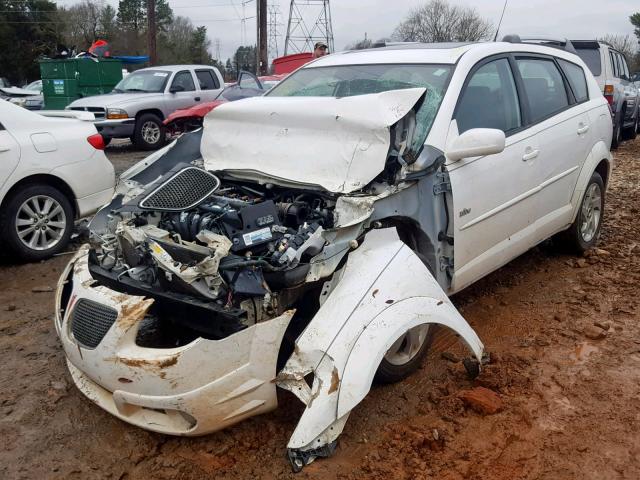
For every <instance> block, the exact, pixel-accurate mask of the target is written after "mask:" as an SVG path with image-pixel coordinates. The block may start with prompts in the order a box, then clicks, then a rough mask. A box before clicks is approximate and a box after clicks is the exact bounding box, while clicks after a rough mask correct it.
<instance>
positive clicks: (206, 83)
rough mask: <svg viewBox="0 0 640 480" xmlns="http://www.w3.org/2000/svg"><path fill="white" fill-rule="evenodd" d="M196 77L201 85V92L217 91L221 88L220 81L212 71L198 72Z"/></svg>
mask: <svg viewBox="0 0 640 480" xmlns="http://www.w3.org/2000/svg"><path fill="white" fill-rule="evenodd" d="M196 77H197V78H198V83H200V90H215V89H217V88H220V85H219V84H218V79H217V78H216V76H215V75H214V74H213V71H212V70H196Z"/></svg>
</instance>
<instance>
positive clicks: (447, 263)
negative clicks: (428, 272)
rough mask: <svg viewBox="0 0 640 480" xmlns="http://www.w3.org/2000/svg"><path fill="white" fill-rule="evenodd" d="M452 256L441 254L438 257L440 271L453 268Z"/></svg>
mask: <svg viewBox="0 0 640 480" xmlns="http://www.w3.org/2000/svg"><path fill="white" fill-rule="evenodd" d="M453 266H454V265H453V258H451V257H445V256H442V257H440V270H441V271H443V272H444V271H445V270H453Z"/></svg>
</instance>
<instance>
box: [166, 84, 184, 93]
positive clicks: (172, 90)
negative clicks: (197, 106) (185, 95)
mask: <svg viewBox="0 0 640 480" xmlns="http://www.w3.org/2000/svg"><path fill="white" fill-rule="evenodd" d="M176 92H184V87H183V86H182V85H172V86H171V88H170V89H169V93H176Z"/></svg>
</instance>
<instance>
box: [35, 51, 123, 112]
mask: <svg viewBox="0 0 640 480" xmlns="http://www.w3.org/2000/svg"><path fill="white" fill-rule="evenodd" d="M40 78H42V93H43V95H44V108H45V109H47V110H61V109H63V108H64V107H66V106H67V105H69V104H70V103H71V102H73V101H74V100H77V99H78V98H83V97H90V96H93V95H100V94H103V93H109V92H110V91H111V90H113V87H115V86H116V84H117V83H118V82H119V81H120V80H122V62H121V61H120V60H114V59H111V58H108V59H107V58H105V59H96V58H88V57H85V58H69V59H65V60H58V59H46V60H40Z"/></svg>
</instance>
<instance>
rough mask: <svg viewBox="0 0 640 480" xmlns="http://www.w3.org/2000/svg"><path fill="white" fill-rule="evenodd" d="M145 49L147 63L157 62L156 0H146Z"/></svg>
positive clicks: (153, 63)
mask: <svg viewBox="0 0 640 480" xmlns="http://www.w3.org/2000/svg"><path fill="white" fill-rule="evenodd" d="M147 51H148V52H149V64H150V65H155V64H157V63H158V54H157V52H156V1H155V0H147Z"/></svg>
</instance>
